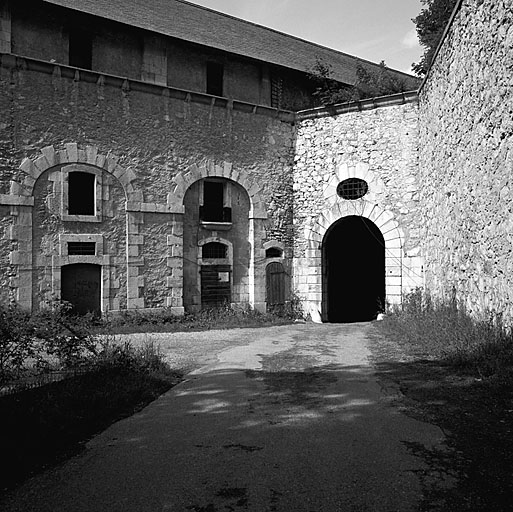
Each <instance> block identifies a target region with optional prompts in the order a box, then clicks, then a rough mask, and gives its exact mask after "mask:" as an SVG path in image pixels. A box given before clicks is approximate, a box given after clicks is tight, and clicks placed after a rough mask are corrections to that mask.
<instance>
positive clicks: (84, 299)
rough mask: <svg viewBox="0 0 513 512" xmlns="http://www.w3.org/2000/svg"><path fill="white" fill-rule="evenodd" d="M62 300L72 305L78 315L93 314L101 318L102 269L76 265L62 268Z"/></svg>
mask: <svg viewBox="0 0 513 512" xmlns="http://www.w3.org/2000/svg"><path fill="white" fill-rule="evenodd" d="M61 299H62V300H63V301H66V302H69V303H71V306H72V312H73V313H76V314H77V315H85V314H87V313H93V314H94V315H97V316H100V314H101V307H100V299H101V267H100V265H92V264H89V263H75V264H73V265H65V266H64V267H62V268H61Z"/></svg>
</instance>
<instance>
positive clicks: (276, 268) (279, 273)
mask: <svg viewBox="0 0 513 512" xmlns="http://www.w3.org/2000/svg"><path fill="white" fill-rule="evenodd" d="M285 296H286V290H285V269H284V268H283V265H282V264H281V263H279V262H273V263H269V265H267V268H266V301H267V309H268V310H275V309H277V308H281V307H283V306H284V305H285Z"/></svg>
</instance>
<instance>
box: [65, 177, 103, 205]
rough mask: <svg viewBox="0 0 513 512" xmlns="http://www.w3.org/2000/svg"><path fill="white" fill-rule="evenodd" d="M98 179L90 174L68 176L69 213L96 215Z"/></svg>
mask: <svg viewBox="0 0 513 512" xmlns="http://www.w3.org/2000/svg"><path fill="white" fill-rule="evenodd" d="M95 183H96V177H95V175H94V174H90V173H88V172H70V173H69V175H68V213H69V214H70V215H94V214H95Z"/></svg>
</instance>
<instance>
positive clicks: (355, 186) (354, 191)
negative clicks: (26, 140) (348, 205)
mask: <svg viewBox="0 0 513 512" xmlns="http://www.w3.org/2000/svg"><path fill="white" fill-rule="evenodd" d="M368 191H369V185H368V184H367V182H366V181H365V180H361V179H360V178H348V179H347V180H344V181H341V182H340V183H339V184H338V186H337V194H338V195H339V196H340V197H341V198H342V199H348V200H350V201H354V200H355V199H360V198H361V197H363V196H364V195H365V194H367V192H368Z"/></svg>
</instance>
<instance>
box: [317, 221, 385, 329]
mask: <svg viewBox="0 0 513 512" xmlns="http://www.w3.org/2000/svg"><path fill="white" fill-rule="evenodd" d="M384 302H385V241H384V239H383V235H382V234H381V232H380V230H379V228H378V227H377V226H376V225H375V224H374V223H373V222H371V221H370V220H368V219H365V218H364V217H359V216H350V217H345V218H343V219H342V220H340V221H339V222H338V223H336V224H335V225H334V226H332V227H331V228H330V229H329V231H328V233H327V234H326V237H325V239H324V241H323V314H324V319H325V320H327V321H329V322H360V321H369V320H373V319H375V318H376V316H377V314H378V313H380V312H382V311H383V306H384Z"/></svg>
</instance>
